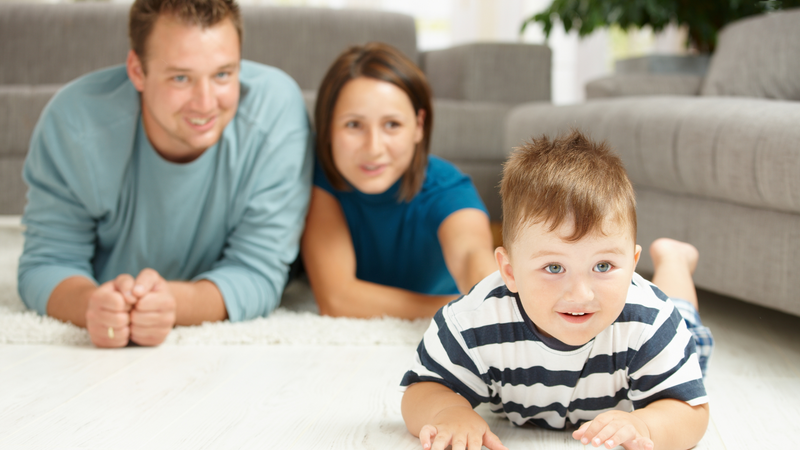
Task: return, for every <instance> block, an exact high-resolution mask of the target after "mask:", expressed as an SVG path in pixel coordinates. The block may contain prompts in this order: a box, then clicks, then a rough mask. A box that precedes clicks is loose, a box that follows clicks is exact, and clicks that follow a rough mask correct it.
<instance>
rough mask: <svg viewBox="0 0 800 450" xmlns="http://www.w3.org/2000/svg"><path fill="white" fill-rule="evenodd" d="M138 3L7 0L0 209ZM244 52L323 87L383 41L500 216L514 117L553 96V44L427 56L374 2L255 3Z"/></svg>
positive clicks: (477, 47) (18, 192)
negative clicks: (58, 105) (65, 99)
mask: <svg viewBox="0 0 800 450" xmlns="http://www.w3.org/2000/svg"><path fill="white" fill-rule="evenodd" d="M128 8H129V7H128V6H127V5H119V4H113V3H94V4H86V3H78V4H58V5H47V4H9V3H0V61H2V64H1V65H0V214H21V213H22V210H23V207H24V204H25V186H24V184H23V182H22V179H21V170H22V164H23V161H24V159H25V154H26V153H27V149H28V142H29V140H30V135H31V132H32V130H33V127H34V125H35V123H36V120H37V118H38V116H39V113H40V112H41V110H42V108H43V107H44V106H45V104H46V103H47V101H48V100H49V99H50V97H51V96H52V95H53V94H54V93H55V92H56V90H57V89H58V88H59V87H60V86H62V85H63V84H64V83H66V82H68V81H70V80H72V79H74V78H76V77H78V76H80V75H82V74H84V73H87V72H90V71H92V70H96V69H99V68H102V67H106V66H110V65H115V64H121V63H123V62H124V61H125V56H126V54H127V51H128V41H127V31H126V30H127V14H128ZM242 15H243V18H244V28H245V31H244V35H245V36H244V45H243V57H244V58H246V59H251V60H254V61H258V62H262V63H265V64H269V65H273V66H276V67H279V68H281V69H283V70H284V71H286V72H287V73H288V74H289V75H291V76H292V77H293V78H294V79H295V80H296V81H297V83H298V84H299V85H300V87H301V89H303V90H304V93H305V97H306V101H307V105H308V107H309V110H310V111H312V109H311V108H313V102H314V99H315V96H316V94H315V90H316V89H317V87H318V85H319V83H320V81H321V80H322V77H323V75H324V74H325V71H326V70H327V68H328V66H329V65H330V63H331V62H332V61H333V59H334V58H335V57H336V56H337V55H338V54H339V53H340V52H341V51H342V50H344V49H345V47H347V46H348V45H352V44H358V43H365V42H368V41H383V42H387V43H389V44H392V45H394V46H395V47H398V48H399V49H400V50H402V51H403V52H404V53H406V54H407V55H408V56H409V57H411V58H412V59H414V60H416V61H419V62H420V65H421V66H422V67H423V68H424V69H425V71H426V73H427V75H428V78H429V81H430V83H431V86H432V88H433V91H434V97H435V99H434V119H435V120H434V123H435V126H434V133H433V136H432V142H431V151H432V152H433V153H434V154H437V155H440V156H443V157H445V158H446V159H449V160H450V161H452V162H454V163H455V164H456V165H458V166H459V167H460V168H461V169H462V170H464V171H465V172H467V173H469V174H470V175H471V176H472V177H473V180H474V181H475V183H476V185H477V186H478V190H479V192H480V194H481V196H482V197H483V198H484V201H485V202H486V204H487V207H488V208H489V211H490V214H491V216H492V218H493V219H494V220H500V202H499V196H498V193H497V189H496V186H497V185H498V183H499V180H500V172H501V163H502V161H503V160H504V158H505V156H506V153H507V152H506V151H505V147H504V132H505V119H506V116H507V115H508V113H509V112H510V110H511V109H512V108H513V107H514V106H515V105H516V104H519V103H524V102H531V101H545V102H549V101H550V72H551V70H550V59H551V57H550V50H549V49H548V48H547V47H545V46H537V45H522V44H474V45H464V46H459V47H453V48H448V49H444V50H437V51H432V52H427V53H420V52H418V50H417V40H416V30H415V26H414V20H413V18H412V17H410V16H406V15H402V14H394V13H387V12H378V11H367V10H332V9H321V8H281V7H264V6H245V7H243V8H242Z"/></svg>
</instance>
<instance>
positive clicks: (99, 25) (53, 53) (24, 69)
mask: <svg viewBox="0 0 800 450" xmlns="http://www.w3.org/2000/svg"><path fill="white" fill-rule="evenodd" d="M129 9H130V5H126V4H96V3H77V4H57V5H48V4H30V3H10V4H9V3H6V4H3V3H0V61H3V64H0V84H62V83H66V82H68V81H70V80H72V79H74V78H77V77H79V76H81V75H83V74H85V73H87V72H91V71H93V70H97V69H100V68H103V67H108V66H113V65H116V64H122V63H124V62H125V57H126V55H127V53H128V33H127V31H126V30H127V29H128V10H129ZM9 61H13V63H9Z"/></svg>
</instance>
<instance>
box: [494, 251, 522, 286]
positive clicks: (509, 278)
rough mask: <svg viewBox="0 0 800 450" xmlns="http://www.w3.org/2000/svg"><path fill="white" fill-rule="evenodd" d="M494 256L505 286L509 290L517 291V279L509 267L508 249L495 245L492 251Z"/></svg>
mask: <svg viewBox="0 0 800 450" xmlns="http://www.w3.org/2000/svg"><path fill="white" fill-rule="evenodd" d="M494 258H495V259H496V260H497V267H499V268H500V276H501V277H503V281H504V282H505V283H506V287H507V288H508V290H509V291H511V292H519V290H518V289H517V280H516V279H515V278H514V268H513V267H511V259H510V258H509V255H508V251H507V250H506V249H505V248H504V247H497V248H496V249H495V251H494Z"/></svg>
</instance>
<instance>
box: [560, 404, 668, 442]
mask: <svg viewBox="0 0 800 450" xmlns="http://www.w3.org/2000/svg"><path fill="white" fill-rule="evenodd" d="M643 433H646V434H648V435H649V431H648V430H647V425H646V424H645V423H644V422H643V421H642V420H641V419H639V418H638V417H636V416H634V415H633V414H631V413H627V412H624V411H609V412H605V413H603V414H600V415H599V416H597V417H595V419H594V420H592V421H589V422H586V423H584V424H583V425H581V427H580V428H578V429H577V430H575V431H573V432H572V437H573V438H574V439H577V440H579V441H581V443H582V444H583V445H589V444H591V445H592V446H594V447H600V446H601V445H604V446H605V448H614V447H616V446H618V445H621V446H622V447H623V448H625V449H626V450H653V441H651V440H650V438H649V436H645V435H644V434H643Z"/></svg>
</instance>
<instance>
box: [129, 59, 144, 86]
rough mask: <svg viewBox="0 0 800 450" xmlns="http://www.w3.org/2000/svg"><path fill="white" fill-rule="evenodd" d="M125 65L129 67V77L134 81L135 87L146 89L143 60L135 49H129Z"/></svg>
mask: <svg viewBox="0 0 800 450" xmlns="http://www.w3.org/2000/svg"><path fill="white" fill-rule="evenodd" d="M125 66H126V68H127V69H128V78H129V79H130V80H131V83H133V87H135V88H136V90H137V91H139V92H142V91H143V90H144V66H142V60H141V59H139V55H137V54H136V52H134V51H133V50H128V59H127V60H126V61H125Z"/></svg>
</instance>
